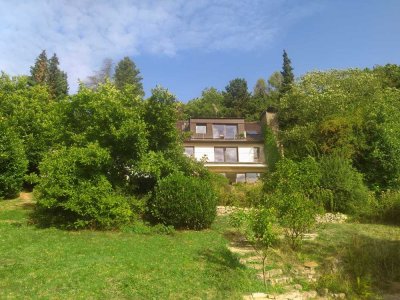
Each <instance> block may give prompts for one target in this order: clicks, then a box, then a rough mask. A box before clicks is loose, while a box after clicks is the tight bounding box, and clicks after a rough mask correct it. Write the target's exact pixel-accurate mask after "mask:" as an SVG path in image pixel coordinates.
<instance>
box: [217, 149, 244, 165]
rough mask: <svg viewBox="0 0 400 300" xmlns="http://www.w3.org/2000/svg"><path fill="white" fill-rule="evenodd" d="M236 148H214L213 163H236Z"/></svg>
mask: <svg viewBox="0 0 400 300" xmlns="http://www.w3.org/2000/svg"><path fill="white" fill-rule="evenodd" d="M237 161H238V155H237V148H218V147H215V148H214V162H237Z"/></svg>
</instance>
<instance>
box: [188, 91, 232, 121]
mask: <svg viewBox="0 0 400 300" xmlns="http://www.w3.org/2000/svg"><path fill="white" fill-rule="evenodd" d="M223 101H224V96H223V95H222V93H221V92H219V91H218V90H217V89H216V88H213V87H212V88H208V89H205V90H203V92H202V93H201V97H199V98H196V99H193V100H190V101H189V102H188V103H187V104H186V105H185V107H184V113H185V114H186V115H188V116H189V117H191V118H201V117H204V118H211V117H224V116H225V113H226V109H225V107H224V105H223Z"/></svg>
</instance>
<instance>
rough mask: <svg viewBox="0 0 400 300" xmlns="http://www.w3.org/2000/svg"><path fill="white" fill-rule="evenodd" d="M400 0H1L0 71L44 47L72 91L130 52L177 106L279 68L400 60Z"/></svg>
mask: <svg viewBox="0 0 400 300" xmlns="http://www.w3.org/2000/svg"><path fill="white" fill-rule="evenodd" d="M399 13H400V1H398V0H351V1H349V0H330V1H328V0H240V1H232V0H219V1H216V0H214V1H213V0H175V1H169V0H158V1H157V0H148V1H144V0H142V1H140V0H139V1H133V0H132V1H128V0H118V1H116V0H115V1H105V0H96V1H92V0H90V1H89V0H87V1H86V0H69V1H62V0H59V1H56V0H46V1H45V0H25V1H23V0H0V70H1V71H4V72H6V73H7V74H10V75H23V74H29V70H30V66H32V65H33V64H34V61H35V58H36V57H37V56H38V55H39V54H40V52H41V51H42V50H46V52H47V54H48V56H51V55H52V54H53V53H56V54H57V56H58V57H59V60H60V68H61V69H62V70H64V71H66V72H67V74H68V81H69V85H70V93H71V94H73V93H75V92H76V89H77V86H78V81H79V80H85V79H86V78H87V77H88V76H90V75H92V74H93V73H94V72H95V71H96V70H98V69H100V67H101V64H102V61H103V60H104V59H105V58H111V59H112V60H113V62H114V63H115V64H116V63H118V61H119V60H121V59H122V58H123V57H125V56H128V57H130V58H131V59H132V60H133V61H134V62H135V64H136V65H137V67H138V68H139V69H140V71H141V75H142V77H143V85H144V88H145V92H146V96H149V95H150V93H151V89H152V88H154V87H155V86H156V85H161V86H163V87H165V88H168V89H169V90H170V91H171V92H172V93H173V94H175V95H176V96H177V98H178V99H179V100H181V101H183V102H187V101H188V100H190V99H193V98H196V97H199V96H200V95H201V92H202V91H203V90H204V89H205V88H209V87H215V88H217V89H219V90H224V88H225V86H226V85H227V84H228V83H229V81H230V80H232V79H235V78H244V79H246V80H247V82H248V86H249V89H250V90H252V89H253V87H254V85H255V83H256V81H257V79H258V78H264V79H268V77H269V76H270V75H271V74H272V73H273V72H274V71H280V70H281V68H282V52H283V49H286V51H287V53H288V55H289V57H290V59H291V61H292V66H293V67H294V73H295V75H296V77H300V76H301V75H303V74H305V73H306V72H309V71H313V70H328V69H344V68H356V67H357V68H365V67H373V66H374V65H383V64H387V63H394V64H400V18H399Z"/></svg>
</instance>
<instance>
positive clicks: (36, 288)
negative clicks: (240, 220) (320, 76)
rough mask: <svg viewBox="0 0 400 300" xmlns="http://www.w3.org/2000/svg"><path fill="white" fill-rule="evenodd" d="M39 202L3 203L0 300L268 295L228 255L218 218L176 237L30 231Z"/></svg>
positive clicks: (0, 214)
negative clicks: (209, 225)
mask: <svg viewBox="0 0 400 300" xmlns="http://www.w3.org/2000/svg"><path fill="white" fill-rule="evenodd" d="M32 206H33V205H32V203H29V201H26V200H25V201H24V200H21V199H15V200H5V201H0V299H21V298H40V299H60V298H64V299H65V298H69V299H99V298H102V299H111V298H113V299H116V298H118V299H133V298H134V299H187V298H191V299H241V297H242V295H243V294H245V293H248V292H254V291H259V290H262V285H261V283H260V282H259V281H257V280H254V278H255V273H254V272H255V271H253V270H250V269H246V268H245V267H244V266H242V265H241V264H240V263H239V262H238V258H237V257H236V256H234V255H233V254H231V253H230V252H229V251H228V250H227V244H228V241H227V240H226V239H225V238H224V237H223V235H222V234H221V231H222V230H223V228H224V226H225V225H224V220H223V219H219V220H217V222H216V223H215V224H214V226H213V228H212V229H210V230H205V231H201V232H195V231H182V232H177V233H175V234H174V235H157V234H152V235H144V234H134V233H128V232H96V231H79V232H73V231H63V230H58V229H55V228H49V229H38V228H35V227H34V226H33V225H28V220H29V213H30V211H31V210H32Z"/></svg>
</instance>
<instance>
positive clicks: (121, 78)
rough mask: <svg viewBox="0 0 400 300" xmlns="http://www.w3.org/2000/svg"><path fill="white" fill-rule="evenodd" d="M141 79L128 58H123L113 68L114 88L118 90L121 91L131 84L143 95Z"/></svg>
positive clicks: (137, 70)
mask: <svg viewBox="0 0 400 300" xmlns="http://www.w3.org/2000/svg"><path fill="white" fill-rule="evenodd" d="M142 79H143V78H142V77H141V76H140V71H139V69H138V68H137V67H136V65H135V63H134V62H133V61H132V60H131V59H130V58H129V57H124V59H122V60H121V61H120V62H119V63H118V65H117V66H116V67H115V74H114V81H115V86H116V87H117V88H118V89H120V90H121V89H123V88H124V86H125V85H126V84H132V85H134V86H136V87H137V90H138V92H139V93H140V94H142V95H144V92H143V85H142V82H141V81H142Z"/></svg>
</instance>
